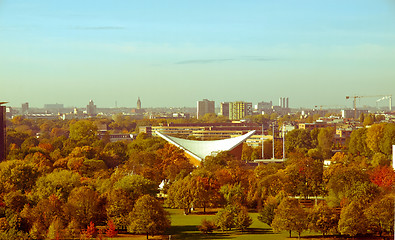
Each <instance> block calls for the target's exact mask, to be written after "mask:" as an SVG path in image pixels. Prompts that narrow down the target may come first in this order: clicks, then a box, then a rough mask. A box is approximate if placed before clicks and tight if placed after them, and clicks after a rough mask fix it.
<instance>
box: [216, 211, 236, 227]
mask: <svg viewBox="0 0 395 240" xmlns="http://www.w3.org/2000/svg"><path fill="white" fill-rule="evenodd" d="M235 217H236V208H235V206H232V205H227V206H226V207H225V208H223V209H221V210H219V211H218V212H217V214H216V215H215V222H216V225H217V226H218V227H219V228H220V229H221V230H222V231H225V230H231V229H232V228H233V227H235Z"/></svg>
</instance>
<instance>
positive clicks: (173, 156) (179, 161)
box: [156, 144, 193, 181]
mask: <svg viewBox="0 0 395 240" xmlns="http://www.w3.org/2000/svg"><path fill="white" fill-rule="evenodd" d="M156 153H157V155H158V156H159V158H160V159H161V163H160V166H159V167H160V172H161V173H162V174H163V175H164V178H165V179H168V180H170V181H174V180H175V179H176V177H177V175H179V174H182V175H183V176H186V175H187V174H189V173H190V172H192V170H193V165H192V164H191V163H190V161H189V159H188V158H187V157H186V156H185V152H184V150H182V149H180V148H178V147H176V146H174V145H172V144H166V145H165V146H164V147H163V148H162V149H159V150H158V151H157V152H156Z"/></svg>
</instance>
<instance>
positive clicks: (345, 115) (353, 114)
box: [342, 109, 369, 118]
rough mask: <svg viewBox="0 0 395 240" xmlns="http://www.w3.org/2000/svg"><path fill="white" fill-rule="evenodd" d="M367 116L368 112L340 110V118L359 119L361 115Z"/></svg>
mask: <svg viewBox="0 0 395 240" xmlns="http://www.w3.org/2000/svg"><path fill="white" fill-rule="evenodd" d="M362 113H363V114H368V113H369V111H368V110H359V109H357V110H354V109H347V110H342V118H354V117H356V118H359V116H361V114H362Z"/></svg>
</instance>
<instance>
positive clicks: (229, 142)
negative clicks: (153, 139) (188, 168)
mask: <svg viewBox="0 0 395 240" xmlns="http://www.w3.org/2000/svg"><path fill="white" fill-rule="evenodd" d="M254 133H255V131H251V132H248V133H247V134H244V135H242V136H239V137H235V138H228V139H222V140H215V141H194V140H188V139H182V138H177V137H171V136H168V135H165V134H163V133H160V132H156V134H157V135H158V136H159V137H161V138H163V139H165V140H166V141H168V142H169V143H170V144H173V145H175V146H176V147H178V148H181V149H183V150H184V151H185V153H186V155H187V157H189V159H190V160H191V163H192V164H194V165H195V166H199V165H200V164H201V161H202V160H204V158H206V157H207V156H215V155H216V154H217V153H219V152H221V151H230V153H231V154H233V155H234V156H235V157H236V159H241V152H242V147H243V145H242V143H243V142H244V141H245V140H247V139H248V138H249V137H250V136H252V135H253V134H254Z"/></svg>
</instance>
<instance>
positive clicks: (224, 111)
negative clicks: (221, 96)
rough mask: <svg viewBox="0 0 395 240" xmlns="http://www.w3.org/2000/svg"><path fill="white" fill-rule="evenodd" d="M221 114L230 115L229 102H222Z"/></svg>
mask: <svg viewBox="0 0 395 240" xmlns="http://www.w3.org/2000/svg"><path fill="white" fill-rule="evenodd" d="M220 114H221V115H222V116H225V117H229V102H221V109H220Z"/></svg>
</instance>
